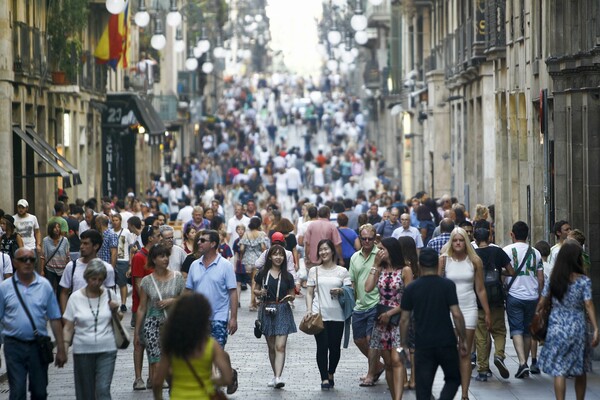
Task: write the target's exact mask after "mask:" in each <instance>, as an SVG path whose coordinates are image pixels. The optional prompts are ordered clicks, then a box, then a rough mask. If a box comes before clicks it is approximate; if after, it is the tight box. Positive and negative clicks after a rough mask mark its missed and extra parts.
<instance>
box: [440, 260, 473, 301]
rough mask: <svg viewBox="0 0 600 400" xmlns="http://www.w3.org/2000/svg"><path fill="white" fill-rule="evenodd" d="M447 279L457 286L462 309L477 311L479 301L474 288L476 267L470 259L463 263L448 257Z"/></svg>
mask: <svg viewBox="0 0 600 400" xmlns="http://www.w3.org/2000/svg"><path fill="white" fill-rule="evenodd" d="M446 278H448V279H450V280H451V281H452V282H454V284H455V285H456V295H457V297H458V306H459V307H460V309H461V310H467V309H473V308H474V309H477V299H476V296H475V289H474V286H473V285H474V283H475V267H474V266H473V264H472V263H471V260H470V259H469V257H467V258H465V259H464V260H462V261H457V260H455V259H453V258H451V257H447V258H446Z"/></svg>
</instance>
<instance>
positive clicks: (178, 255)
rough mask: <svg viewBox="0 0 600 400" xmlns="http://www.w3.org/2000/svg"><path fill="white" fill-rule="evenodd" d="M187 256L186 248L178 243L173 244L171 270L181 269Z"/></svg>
mask: <svg viewBox="0 0 600 400" xmlns="http://www.w3.org/2000/svg"><path fill="white" fill-rule="evenodd" d="M186 257H187V254H186V252H185V250H184V249H182V248H181V247H179V246H177V245H173V248H172V249H171V255H170V256H169V269H170V270H171V271H181V266H182V265H183V262H184V261H185V258H186Z"/></svg>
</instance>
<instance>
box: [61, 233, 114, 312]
mask: <svg viewBox="0 0 600 400" xmlns="http://www.w3.org/2000/svg"><path fill="white" fill-rule="evenodd" d="M100 246H102V235H101V234H100V232H98V231H97V230H95V229H88V230H87V231H85V232H83V233H82V234H81V244H80V247H79V252H80V253H81V257H80V258H78V259H77V260H74V261H69V263H68V264H67V266H66V267H65V270H64V271H63V274H62V277H61V278H60V283H59V285H60V286H61V287H62V288H64V289H66V290H61V291H60V309H61V310H62V312H63V313H64V312H65V309H66V307H67V300H69V296H70V295H71V293H72V292H76V291H77V290H79V289H81V288H82V287H85V286H87V282H86V281H85V279H84V278H83V272H84V271H85V269H86V268H87V265H88V263H89V262H90V261H91V260H93V259H94V258H96V257H97V253H98V250H99V249H100ZM104 265H105V266H106V273H107V274H106V279H105V280H104V287H106V288H113V287H114V286H115V270H114V269H113V267H112V265H110V264H109V263H107V262H106V261H104Z"/></svg>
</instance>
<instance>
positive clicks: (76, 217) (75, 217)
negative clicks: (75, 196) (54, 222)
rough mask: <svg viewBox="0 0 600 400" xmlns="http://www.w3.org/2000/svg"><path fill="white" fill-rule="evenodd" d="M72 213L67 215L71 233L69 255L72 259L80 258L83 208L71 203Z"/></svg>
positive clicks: (68, 235)
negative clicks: (80, 224)
mask: <svg viewBox="0 0 600 400" xmlns="http://www.w3.org/2000/svg"><path fill="white" fill-rule="evenodd" d="M70 211H71V212H70V215H69V216H68V217H66V221H67V226H68V227H69V233H68V234H67V239H69V252H70V254H69V256H70V258H71V260H76V259H78V258H79V223H80V222H81V220H83V208H81V207H79V206H76V205H75V204H71V206H70Z"/></svg>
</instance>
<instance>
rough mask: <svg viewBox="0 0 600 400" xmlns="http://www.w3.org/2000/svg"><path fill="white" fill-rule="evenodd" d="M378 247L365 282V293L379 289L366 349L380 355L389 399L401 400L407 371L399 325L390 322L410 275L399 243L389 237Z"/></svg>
mask: <svg viewBox="0 0 600 400" xmlns="http://www.w3.org/2000/svg"><path fill="white" fill-rule="evenodd" d="M377 247H378V248H379V251H378V252H377V254H376V255H375V262H374V264H373V267H372V268H371V271H370V272H369V277H368V278H367V281H366V282H365V290H366V292H367V293H368V292H370V291H372V290H373V289H375V288H376V287H377V288H378V289H379V304H378V305H377V309H378V317H377V323H376V324H375V326H374V327H373V332H372V334H371V343H370V344H369V347H370V348H372V349H378V350H380V351H381V355H382V356H383V362H384V364H385V379H386V381H387V384H388V388H389V389H390V392H391V395H392V399H393V400H400V399H401V398H402V393H403V391H404V374H405V372H406V371H405V370H404V363H403V362H402V360H401V359H400V353H399V352H398V351H397V350H396V349H397V348H398V347H400V327H399V326H398V323H394V322H393V320H392V318H394V315H396V314H400V311H401V310H400V301H401V300H402V293H404V287H405V286H406V285H408V284H409V283H410V282H412V280H413V272H412V270H411V268H410V267H409V266H407V265H406V264H405V262H404V256H403V255H402V248H401V247H400V243H398V240H396V239H394V238H392V237H388V238H385V239H383V240H382V241H381V242H380V243H379V244H378V245H377ZM396 318H399V317H396ZM398 322H399V321H398ZM405 356H407V355H405ZM373 383H374V382H367V381H363V383H361V386H372V384H373ZM369 384H371V385H369Z"/></svg>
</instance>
